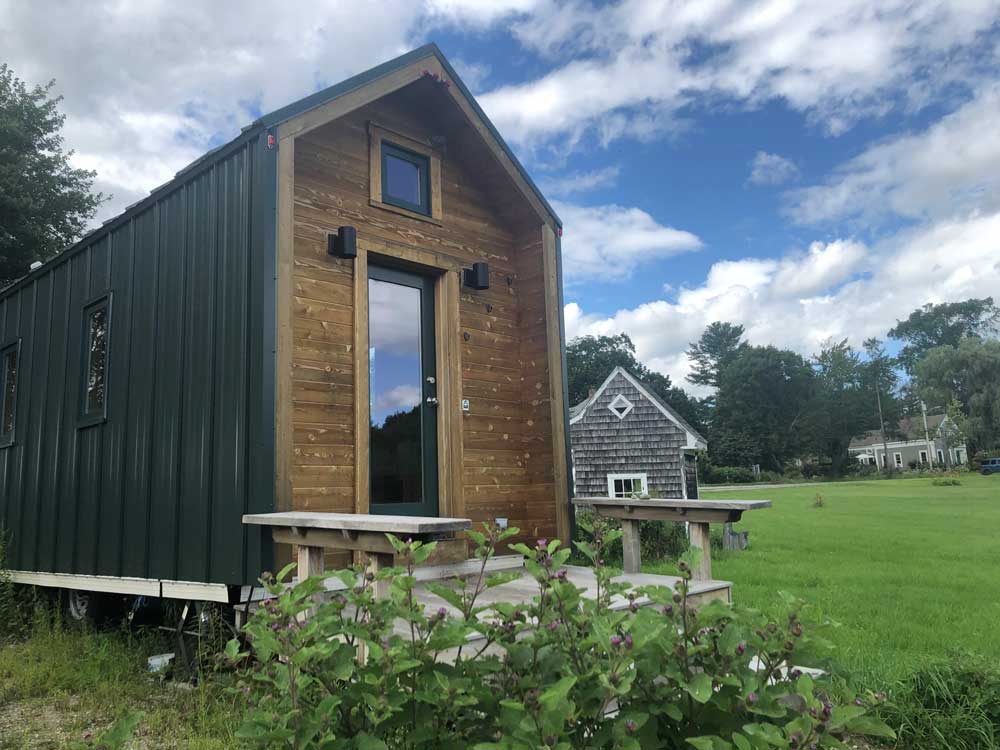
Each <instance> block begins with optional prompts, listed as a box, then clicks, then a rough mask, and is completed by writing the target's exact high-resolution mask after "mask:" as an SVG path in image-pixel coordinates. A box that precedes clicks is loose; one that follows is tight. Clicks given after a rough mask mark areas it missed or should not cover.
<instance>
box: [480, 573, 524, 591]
mask: <svg viewBox="0 0 1000 750" xmlns="http://www.w3.org/2000/svg"><path fill="white" fill-rule="evenodd" d="M520 577H521V573H520V571H516V570H511V571H505V572H500V573H493V574H492V575H489V576H487V577H486V588H488V589H492V588H495V587H497V586H503V585H504V584H507V583H511V582H513V581H516V580H517V579H519V578H520Z"/></svg>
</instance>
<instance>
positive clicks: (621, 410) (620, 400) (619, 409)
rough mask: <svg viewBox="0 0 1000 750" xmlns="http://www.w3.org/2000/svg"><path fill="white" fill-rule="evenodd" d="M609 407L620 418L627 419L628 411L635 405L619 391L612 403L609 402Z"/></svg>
mask: <svg viewBox="0 0 1000 750" xmlns="http://www.w3.org/2000/svg"><path fill="white" fill-rule="evenodd" d="M608 408H609V409H611V413H612V414H614V415H615V416H616V417H618V418H619V419H625V417H627V416H628V413H629V412H630V411H632V409H634V408H635V407H634V406H633V405H632V402H631V401H629V400H628V399H627V398H625V397H624V396H623V395H622V394H620V393H619V394H618V395H617V396H615V397H614V398H613V399H611V403H610V404H608Z"/></svg>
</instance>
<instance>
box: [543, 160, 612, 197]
mask: <svg viewBox="0 0 1000 750" xmlns="http://www.w3.org/2000/svg"><path fill="white" fill-rule="evenodd" d="M620 173H621V167H619V166H617V165H615V166H610V167H602V168H601V169H594V170H591V171H589V172H572V173H570V174H565V175H561V176H560V177H550V178H548V179H543V180H540V182H541V187H542V190H544V191H545V193H546V194H547V195H553V196H556V195H572V194H573V193H586V192H589V191H591V190H597V189H598V188H606V187H611V186H613V185H614V184H615V183H616V182H618V175H619V174H620Z"/></svg>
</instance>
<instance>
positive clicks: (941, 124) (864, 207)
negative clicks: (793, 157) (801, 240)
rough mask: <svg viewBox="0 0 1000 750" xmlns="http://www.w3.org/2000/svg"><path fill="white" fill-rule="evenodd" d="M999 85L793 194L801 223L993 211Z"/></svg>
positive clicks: (998, 165) (791, 203) (999, 148)
mask: <svg viewBox="0 0 1000 750" xmlns="http://www.w3.org/2000/svg"><path fill="white" fill-rule="evenodd" d="M998 122H1000V84H993V85H990V86H985V87H983V88H982V89H980V90H979V91H978V92H977V94H976V96H975V97H974V98H973V99H972V100H970V101H969V102H968V103H966V104H965V105H963V106H961V107H960V108H959V109H957V110H956V111H955V112H952V113H951V114H949V115H947V116H945V117H943V118H941V119H940V120H938V121H936V122H935V123H934V124H933V125H931V126H930V127H928V128H927V129H926V130H924V131H922V132H919V133H910V134H905V135H901V136H897V137H894V138H891V139H889V140H887V141H884V142H882V143H878V144H876V145H874V146H871V147H870V148H868V149H866V150H865V151H864V152H862V153H861V154H860V155H858V156H857V157H855V158H854V159H851V160H850V161H848V162H847V163H845V164H843V165H842V166H840V167H839V168H838V169H837V170H835V172H834V174H833V175H832V176H831V177H830V178H829V179H828V180H826V181H825V182H824V183H822V184H820V185H815V186H811V187H807V188H803V189H801V190H796V191H792V192H791V193H789V196H788V206H787V212H788V214H789V215H790V216H791V217H792V218H793V219H794V220H795V221H798V222H800V223H803V224H814V223H820V222H826V221H837V220H843V219H853V220H859V221H862V222H865V223H870V222H877V221H879V220H881V219H883V218H885V217H887V216H900V217H904V218H908V219H940V218H943V217H948V216H954V215H961V214H965V213H968V212H969V211H970V210H980V211H991V210H994V209H997V208H1000V128H998V127H997V123H998Z"/></svg>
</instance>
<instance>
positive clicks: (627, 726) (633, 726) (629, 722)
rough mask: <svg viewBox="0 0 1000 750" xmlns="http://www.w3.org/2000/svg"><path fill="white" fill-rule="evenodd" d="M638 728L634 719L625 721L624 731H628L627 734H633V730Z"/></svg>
mask: <svg viewBox="0 0 1000 750" xmlns="http://www.w3.org/2000/svg"><path fill="white" fill-rule="evenodd" d="M638 728H639V725H638V724H636V723H635V722H634V721H632V719H627V720H626V721H625V731H626V732H628V733H629V734H635V730H636V729H638Z"/></svg>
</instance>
